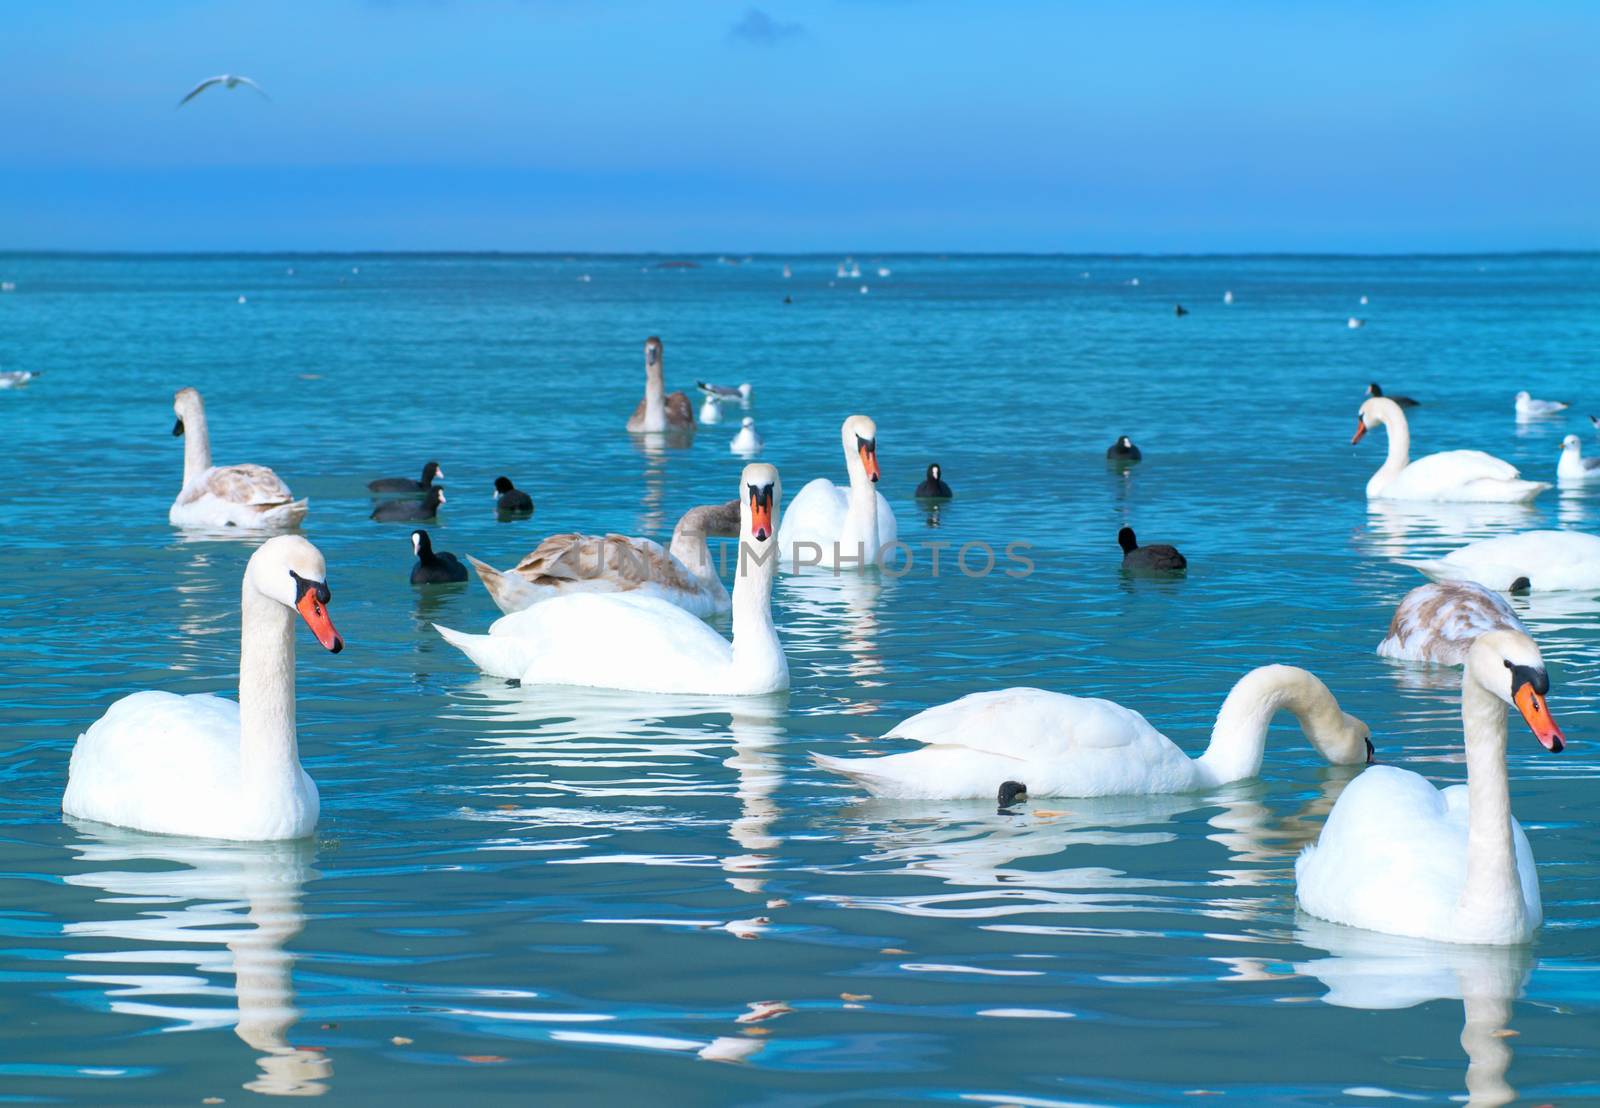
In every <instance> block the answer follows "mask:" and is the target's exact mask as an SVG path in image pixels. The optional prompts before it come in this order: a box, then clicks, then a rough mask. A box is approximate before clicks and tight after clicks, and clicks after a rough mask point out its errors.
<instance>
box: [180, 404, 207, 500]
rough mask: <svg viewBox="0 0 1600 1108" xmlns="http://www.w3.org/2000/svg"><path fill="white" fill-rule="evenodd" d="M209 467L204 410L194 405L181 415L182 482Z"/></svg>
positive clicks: (195, 477)
mask: <svg viewBox="0 0 1600 1108" xmlns="http://www.w3.org/2000/svg"><path fill="white" fill-rule="evenodd" d="M210 468H211V432H210V431H208V430H207V429H206V410H205V408H203V407H201V406H200V405H199V404H196V405H194V407H193V408H192V409H191V410H190V412H189V413H188V414H187V415H185V416H184V417H183V484H184V487H185V488H187V487H188V486H189V483H190V482H192V481H194V480H195V479H197V478H198V477H199V476H200V475H201V474H202V473H204V472H205V471H206V470H208V469H210Z"/></svg>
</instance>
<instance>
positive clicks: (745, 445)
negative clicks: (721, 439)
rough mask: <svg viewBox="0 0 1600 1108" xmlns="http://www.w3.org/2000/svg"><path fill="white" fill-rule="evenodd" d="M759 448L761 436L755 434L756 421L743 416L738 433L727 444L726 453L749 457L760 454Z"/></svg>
mask: <svg viewBox="0 0 1600 1108" xmlns="http://www.w3.org/2000/svg"><path fill="white" fill-rule="evenodd" d="M761 447H762V442H761V436H760V435H759V434H757V433H756V421H755V420H753V419H751V418H750V417H749V416H745V417H744V421H743V423H741V424H740V426H739V433H738V434H737V435H735V436H733V439H732V441H730V442H729V443H728V452H729V453H731V454H743V455H744V456H745V457H749V456H751V455H753V454H759V453H761Z"/></svg>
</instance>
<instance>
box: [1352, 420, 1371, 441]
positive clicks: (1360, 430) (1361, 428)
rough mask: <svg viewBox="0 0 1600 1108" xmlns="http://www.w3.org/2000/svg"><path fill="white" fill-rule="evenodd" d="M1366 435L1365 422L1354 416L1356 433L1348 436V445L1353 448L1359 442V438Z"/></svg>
mask: <svg viewBox="0 0 1600 1108" xmlns="http://www.w3.org/2000/svg"><path fill="white" fill-rule="evenodd" d="M1366 433H1367V421H1366V420H1364V419H1362V418H1361V417H1360V416H1356V433H1355V434H1353V435H1351V436H1350V445H1351V446H1354V445H1355V444H1356V443H1358V442H1360V441H1361V436H1362V435H1364V434H1366Z"/></svg>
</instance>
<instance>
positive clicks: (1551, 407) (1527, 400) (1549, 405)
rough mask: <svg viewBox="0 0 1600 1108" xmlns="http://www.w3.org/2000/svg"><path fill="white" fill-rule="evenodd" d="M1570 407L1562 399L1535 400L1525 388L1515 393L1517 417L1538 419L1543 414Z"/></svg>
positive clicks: (1553, 413) (1550, 413)
mask: <svg viewBox="0 0 1600 1108" xmlns="http://www.w3.org/2000/svg"><path fill="white" fill-rule="evenodd" d="M1570 407H1572V405H1571V404H1568V403H1567V402H1566V401H1564V400H1536V399H1534V397H1533V396H1531V395H1529V393H1528V390H1527V389H1523V390H1522V391H1521V392H1519V393H1517V402H1516V410H1517V418H1518V419H1540V418H1542V417H1544V416H1553V415H1555V414H1556V413H1557V412H1564V411H1566V410H1567V409H1568V408H1570Z"/></svg>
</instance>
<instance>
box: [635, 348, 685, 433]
mask: <svg viewBox="0 0 1600 1108" xmlns="http://www.w3.org/2000/svg"><path fill="white" fill-rule="evenodd" d="M663 356H664V355H663V350H662V346H661V340H660V339H658V338H656V336H654V335H651V336H650V337H649V338H647V339H645V340H644V399H642V400H640V401H639V406H638V407H637V408H635V409H634V410H633V415H631V416H629V417H628V430H630V431H633V432H634V433H636V434H638V433H652V432H657V431H693V430H694V409H693V408H692V407H690V406H689V398H688V397H687V396H685V395H684V394H683V393H681V392H674V393H670V394H669V393H668V392H667V383H666V382H667V378H666V368H665V366H664V365H663Z"/></svg>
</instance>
